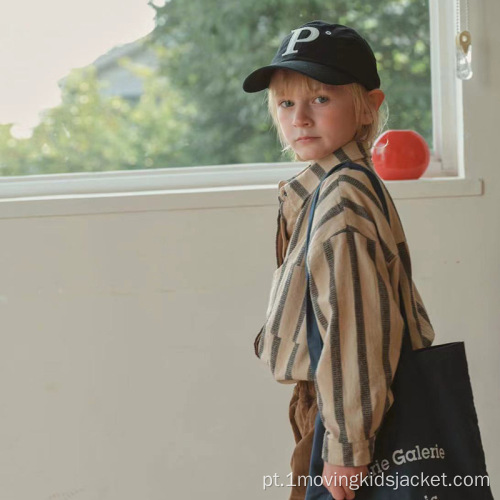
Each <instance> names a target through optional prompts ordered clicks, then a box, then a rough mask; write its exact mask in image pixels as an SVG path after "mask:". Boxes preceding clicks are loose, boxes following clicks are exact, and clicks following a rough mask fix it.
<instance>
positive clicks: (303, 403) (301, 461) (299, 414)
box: [289, 380, 318, 500]
mask: <svg viewBox="0 0 500 500" xmlns="http://www.w3.org/2000/svg"><path fill="white" fill-rule="evenodd" d="M317 412H318V404H317V400H316V390H315V388H314V382H309V381H306V380H304V381H302V380H301V381H299V382H297V384H296V385H295V388H294V390H293V394H292V399H291V400H290V408H289V415H290V424H291V425H292V430H293V435H294V438H295V449H294V450H293V454H292V459H291V461H290V465H291V467H292V484H294V485H297V486H292V488H291V493H290V498H289V500H304V498H305V496H306V489H307V486H306V484H305V483H306V482H305V480H304V479H302V480H301V482H300V486H299V479H298V476H307V475H308V474H309V463H310V460H311V452H312V444H313V437H314V420H315V419H316V414H317Z"/></svg>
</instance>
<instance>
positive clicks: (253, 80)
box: [243, 60, 356, 93]
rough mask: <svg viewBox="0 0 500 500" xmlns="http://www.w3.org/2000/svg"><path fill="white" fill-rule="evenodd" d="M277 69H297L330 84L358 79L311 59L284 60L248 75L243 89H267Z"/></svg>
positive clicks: (253, 90) (249, 90)
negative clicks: (310, 60)
mask: <svg viewBox="0 0 500 500" xmlns="http://www.w3.org/2000/svg"><path fill="white" fill-rule="evenodd" d="M277 69H290V70H292V71H297V72H298V73H302V74H303V75H305V76H309V77H310V78H314V79H315V80H318V81H319V82H322V83H327V84H330V85H345V84H347V83H352V82H354V81H356V79H355V78H354V77H352V76H351V75H348V74H347V73H344V72H342V71H338V70H336V69H334V68H331V67H329V66H324V65H322V64H318V63H314V62H309V61H293V60H292V61H283V62H280V63H277V64H270V65H269V66H264V67H262V68H259V69H257V70H255V71H254V72H253V73H250V75H248V76H247V77H246V78H245V81H244V82H243V90H244V91H245V92H249V93H251V92H260V91H261V90H264V89H267V88H268V87H269V83H270V82H271V78H272V76H273V73H274V72H275V71H276V70H277Z"/></svg>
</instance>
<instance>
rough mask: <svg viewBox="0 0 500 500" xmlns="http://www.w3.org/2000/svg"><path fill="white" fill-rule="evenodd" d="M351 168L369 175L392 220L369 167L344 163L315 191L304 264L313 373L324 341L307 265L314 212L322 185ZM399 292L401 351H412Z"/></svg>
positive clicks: (388, 220) (381, 191) (387, 214)
mask: <svg viewBox="0 0 500 500" xmlns="http://www.w3.org/2000/svg"><path fill="white" fill-rule="evenodd" d="M346 167H349V168H351V169H353V170H359V171H361V172H364V173H365V174H367V176H368V178H369V179H370V182H371V184H372V186H373V189H374V191H375V192H376V193H377V197H378V198H379V201H380V204H381V207H382V210H383V212H384V215H385V218H386V219H387V223H388V224H389V226H390V218H389V210H388V208H387V200H386V198H385V195H384V192H383V190H382V187H381V185H380V179H379V178H378V177H377V175H376V174H375V173H374V172H373V171H372V170H370V169H369V168H367V167H362V166H361V165H358V164H357V163H352V162H351V161H344V162H342V163H339V164H338V165H335V167H333V168H332V169H331V170H330V171H329V172H327V173H326V174H325V175H324V176H323V177H322V179H321V181H320V183H319V185H318V187H317V188H316V190H315V191H314V194H313V198H312V202H311V208H310V211H309V220H308V227H307V237H306V248H305V257H304V262H305V266H306V276H307V278H306V296H307V297H306V298H307V303H306V323H307V345H308V349H309V356H310V358H311V368H312V370H313V373H315V372H316V367H317V366H318V362H319V357H320V355H321V351H322V350H323V339H322V338H321V335H320V333H319V328H318V324H317V322H316V316H315V314H314V309H313V305H312V301H311V293H310V279H311V276H310V274H309V266H308V265H307V253H308V250H309V240H310V237H311V229H312V221H313V217H314V211H315V210H316V204H317V201H318V196H319V191H320V189H321V185H322V184H323V182H324V180H325V179H326V178H327V177H328V176H330V175H332V174H333V173H334V172H337V171H338V170H341V169H342V168H346ZM398 291H399V302H400V311H401V314H402V316H403V319H404V325H405V327H404V331H403V341H402V345H401V351H402V352H403V351H405V350H408V349H410V350H412V347H411V340H410V333H409V329H408V321H407V318H406V308H405V306H404V302H403V294H402V292H401V284H399V287H398Z"/></svg>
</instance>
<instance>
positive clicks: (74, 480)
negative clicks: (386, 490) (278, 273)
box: [0, 0, 500, 500]
mask: <svg viewBox="0 0 500 500" xmlns="http://www.w3.org/2000/svg"><path fill="white" fill-rule="evenodd" d="M498 19H500V3H498V1H497V0H483V1H480V2H477V3H474V5H473V6H472V5H471V32H472V34H473V37H474V64H475V67H474V70H475V76H474V78H473V79H472V80H471V81H470V82H466V83H465V85H464V96H465V119H466V123H467V129H466V134H465V146H466V162H467V164H468V165H473V167H474V169H475V173H474V175H476V176H477V177H481V178H482V179H483V181H484V188H485V192H484V195H483V196H465V197H448V198H428V199H425V198H423V199H405V200H397V206H398V208H399V210H400V215H401V218H402V220H403V223H404V225H405V229H406V233H407V236H408V240H409V244H410V249H411V253H412V257H413V266H414V274H415V281H416V283H417V286H418V287H419V290H420V291H421V294H422V297H423V299H424V301H425V304H426V306H427V308H428V311H429V314H430V317H431V320H432V322H433V324H434V327H435V329H436V332H437V337H436V343H445V342H451V341H455V340H464V341H465V343H466V349H467V355H468V361H469V369H470V374H471V378H472V384H473V389H474V395H475V402H476V408H477V412H478V417H479V422H480V426H481V432H482V437H483V441H484V446H485V452H486V458H487V464H488V469H489V473H490V476H491V478H492V481H493V483H492V485H493V490H494V494H496V495H497V496H499V495H500V482H499V480H498V479H497V477H498V475H499V473H500V452H499V450H500V432H498V429H497V426H498V423H499V422H500V394H499V381H500V365H499V355H500V317H499V310H500V307H499V300H500V265H499V263H498V255H499V248H500V221H499V215H500V156H499V155H498V154H497V151H496V150H497V149H498V144H499V142H500V137H499V133H498V130H499V129H498V124H497V121H498V117H499V116H500V58H498V53H499V50H500V32H499V30H498V29H497V21H498ZM257 195H258V193H256V196H257ZM200 196H202V195H200ZM260 196H262V195H260ZM266 196H268V198H267V199H268V200H269V203H267V204H264V205H263V204H260V203H256V206H254V207H252V206H243V207H229V208H212V209H205V210H198V209H192V210H190V209H185V210H158V211H147V210H146V211H138V212H133V211H131V212H125V213H106V214H99V213H94V214H91V215H75V216H57V217H21V218H19V217H17V218H9V217H7V216H5V215H4V218H2V219H0V231H1V234H2V244H1V246H0V263H1V273H0V275H1V276H2V280H1V292H0V307H1V317H2V328H1V339H2V342H1V345H2V349H1V351H0V394H1V400H2V404H1V410H0V499H1V500H26V499H28V498H30V499H35V498H37V499H44V500H48V499H50V500H56V499H57V500H59V499H69V498H74V499H75V500H77V499H78V500H98V499H99V500H104V499H106V500H138V499H141V500H153V499H154V500H156V499H167V498H168V499H170V498H172V499H173V498H176V499H194V498H203V499H206V500H209V499H213V500H216V499H217V500H222V499H228V500H234V499H236V498H237V499H238V500H254V499H256V498H266V499H269V500H271V499H285V498H287V497H288V488H272V489H270V490H268V491H266V492H263V491H262V476H263V475H264V474H274V473H277V474H279V475H280V476H281V478H282V479H283V481H284V482H286V481H287V479H286V474H287V473H288V472H289V467H288V462H289V459H290V454H291V451H292V448H293V438H292V433H291V429H290V428H289V424H288V414H287V410H288V400H289V397H290V393H291V389H292V386H285V385H279V384H276V383H274V381H273V380H272V378H271V375H270V373H268V371H267V369H266V367H265V366H263V365H262V364H261V363H260V362H259V361H258V360H257V359H256V358H254V357H253V353H252V341H253V339H254V336H255V334H256V333H257V331H258V329H259V327H260V325H261V323H262V322H263V319H264V318H263V315H264V312H265V306H266V301H267V293H268V287H269V282H270V277H271V272H272V270H273V267H274V265H275V263H274V231H275V216H276V207H275V206H274V205H273V203H274V201H275V199H276V198H275V193H269V194H268V195H266ZM94 201H95V200H92V199H90V200H87V201H82V203H83V204H84V206H87V205H85V204H88V207H89V213H90V212H92V209H91V206H92V204H93V203H94ZM242 228H245V231H243V230H242ZM285 490H286V491H285Z"/></svg>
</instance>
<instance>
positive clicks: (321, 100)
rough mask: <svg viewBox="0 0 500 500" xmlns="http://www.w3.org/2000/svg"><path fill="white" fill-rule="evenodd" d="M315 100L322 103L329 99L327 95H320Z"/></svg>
mask: <svg viewBox="0 0 500 500" xmlns="http://www.w3.org/2000/svg"><path fill="white" fill-rule="evenodd" d="M314 100H315V101H318V102H319V103H320V104H322V103H324V102H327V101H328V97H325V96H324V95H320V96H318V97H316V99H314Z"/></svg>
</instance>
